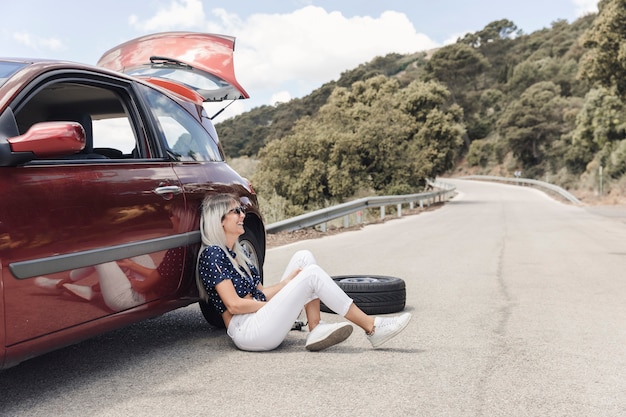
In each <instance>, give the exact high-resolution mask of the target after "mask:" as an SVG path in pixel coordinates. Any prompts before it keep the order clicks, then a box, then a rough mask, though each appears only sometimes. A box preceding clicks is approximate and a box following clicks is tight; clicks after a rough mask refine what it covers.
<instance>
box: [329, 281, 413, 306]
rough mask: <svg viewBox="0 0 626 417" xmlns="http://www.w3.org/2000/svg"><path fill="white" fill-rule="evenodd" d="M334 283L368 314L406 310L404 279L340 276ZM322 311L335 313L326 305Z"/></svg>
mask: <svg viewBox="0 0 626 417" xmlns="http://www.w3.org/2000/svg"><path fill="white" fill-rule="evenodd" d="M333 281H335V283H336V284H337V285H339V287H340V288H341V289H342V290H343V291H344V292H345V293H346V294H348V296H349V297H350V298H352V300H354V304H355V305H356V306H357V307H359V308H360V309H361V310H363V311H364V312H365V313H366V314H373V315H376V314H388V313H396V312H398V311H402V310H404V307H405V305H406V284H405V282H404V280H403V279H401V278H397V277H388V276H380V275H340V276H334V277H333ZM321 310H322V311H323V312H325V313H333V311H332V310H330V309H329V308H328V307H327V306H326V305H324V303H322V304H321Z"/></svg>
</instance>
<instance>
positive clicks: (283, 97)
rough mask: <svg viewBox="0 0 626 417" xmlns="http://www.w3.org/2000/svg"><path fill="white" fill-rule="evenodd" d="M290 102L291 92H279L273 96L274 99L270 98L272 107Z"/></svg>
mask: <svg viewBox="0 0 626 417" xmlns="http://www.w3.org/2000/svg"><path fill="white" fill-rule="evenodd" d="M289 100H291V94H289V91H284V90H283V91H278V92H276V93H274V94H272V97H271V98H270V104H271V105H272V106H275V105H276V104H278V103H286V102H288V101H289Z"/></svg>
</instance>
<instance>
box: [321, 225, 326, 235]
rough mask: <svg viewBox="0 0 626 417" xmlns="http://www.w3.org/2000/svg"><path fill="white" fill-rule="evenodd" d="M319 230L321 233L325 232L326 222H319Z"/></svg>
mask: <svg viewBox="0 0 626 417" xmlns="http://www.w3.org/2000/svg"><path fill="white" fill-rule="evenodd" d="M320 230H321V231H322V233H326V223H322V224H320Z"/></svg>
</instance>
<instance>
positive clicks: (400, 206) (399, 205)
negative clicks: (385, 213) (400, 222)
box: [398, 203, 402, 217]
mask: <svg viewBox="0 0 626 417" xmlns="http://www.w3.org/2000/svg"><path fill="white" fill-rule="evenodd" d="M398 217H402V204H400V203H398Z"/></svg>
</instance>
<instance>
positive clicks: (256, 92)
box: [0, 0, 598, 122]
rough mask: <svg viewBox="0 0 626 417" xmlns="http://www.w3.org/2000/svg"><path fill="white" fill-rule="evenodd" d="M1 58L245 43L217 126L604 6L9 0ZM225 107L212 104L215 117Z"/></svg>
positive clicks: (514, 1) (560, 2)
mask: <svg viewBox="0 0 626 417" xmlns="http://www.w3.org/2000/svg"><path fill="white" fill-rule="evenodd" d="M2 3H4V4H3V5H2V7H1V9H2V16H3V19H2V20H3V23H2V25H1V26H0V57H2V56H4V57H24V58H54V59H64V60H70V61H76V62H81V63H86V64H92V65H95V64H96V62H97V61H98V59H99V58H100V56H101V55H102V54H103V53H104V52H105V51H107V50H108V49H110V48H112V47H114V46H116V45H118V44H120V43H122V42H125V41H127V40H130V39H134V38H137V37H139V36H143V35H146V34H149V33H156V32H166V31H193V32H208V33H220V34H226V35H231V36H234V37H235V38H236V44H235V58H234V59H235V74H236V76H237V79H238V80H239V82H240V84H241V85H242V86H243V87H244V89H245V90H246V91H247V92H248V94H250V99H247V100H237V101H236V102H235V103H233V104H232V105H231V106H229V107H228V109H227V110H226V111H225V112H224V113H222V114H221V115H220V116H219V117H218V118H216V119H215V120H216V121H217V122H219V121H220V120H223V119H224V118H227V117H232V116H234V115H236V114H239V113H242V112H245V111H248V110H250V109H252V108H254V107H258V106H261V105H273V104H275V103H277V102H286V101H289V100H290V99H292V98H298V97H303V96H306V95H307V94H309V93H310V92H311V91H313V90H315V89H316V88H318V87H320V86H321V85H322V84H324V83H327V82H329V81H332V80H337V79H338V78H339V76H340V75H341V73H342V72H344V71H346V70H350V69H353V68H355V67H357V66H358V65H360V64H362V63H366V62H369V61H371V60H372V59H373V58H375V57H377V56H384V55H386V54H388V53H392V52H395V53H401V54H408V53H415V52H419V51H425V50H429V49H433V48H437V47H441V46H443V45H446V44H449V43H453V42H455V41H456V40H457V39H458V38H459V37H460V36H463V35H464V34H465V33H472V32H476V31H479V30H481V29H483V28H484V27H485V26H486V25H487V24H489V23H491V22H493V21H496V20H500V19H508V20H510V21H512V22H513V23H514V24H515V25H516V26H517V27H518V28H519V29H521V30H522V31H523V32H524V33H532V32H534V31H536V30H541V29H543V28H550V27H551V25H552V23H553V22H555V21H557V20H566V21H568V22H570V23H571V22H573V21H575V20H576V19H577V18H579V17H581V16H583V15H585V14H589V13H595V12H597V3H598V0H525V1H519V0H472V1H469V0H434V1H433V0H230V1H227V2H225V1H221V2H219V1H214V0H108V1H106V2H101V1H97V2H87V1H84V0H55V1H52V2H51V1H49V0H18V1H10V2H9V1H7V0H4V1H2ZM221 107H223V105H219V106H216V105H214V104H211V105H207V110H209V114H213V113H214V112H215V111H217V109H218V108H221Z"/></svg>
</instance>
